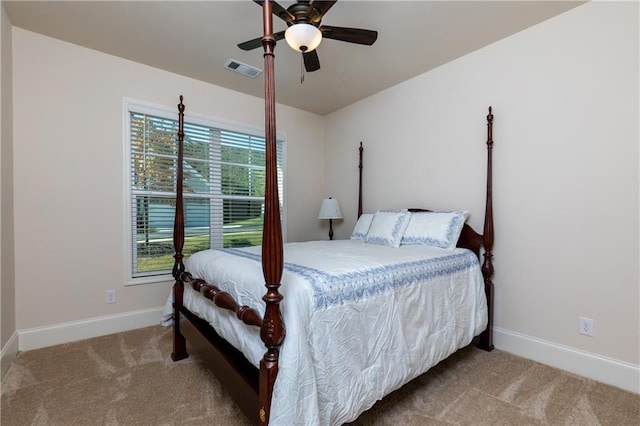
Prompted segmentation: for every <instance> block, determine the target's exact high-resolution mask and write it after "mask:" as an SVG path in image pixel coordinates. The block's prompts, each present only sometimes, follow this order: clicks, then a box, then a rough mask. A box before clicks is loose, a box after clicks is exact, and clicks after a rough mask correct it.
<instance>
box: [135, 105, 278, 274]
mask: <svg viewBox="0 0 640 426" xmlns="http://www.w3.org/2000/svg"><path fill="white" fill-rule="evenodd" d="M128 119H129V129H130V134H129V146H130V162H129V170H130V182H131V187H130V194H131V197H130V206H131V210H130V218H131V240H130V244H131V246H130V247H131V279H133V281H135V279H136V278H140V277H150V276H156V275H166V274H168V273H170V271H171V269H172V267H173V263H174V259H173V254H174V248H173V241H172V235H173V221H174V215H175V197H176V194H175V185H176V162H177V136H176V135H177V131H178V123H177V120H176V119H169V118H166V117H161V116H159V115H153V114H149V113H147V112H145V111H144V110H142V109H141V110H134V109H133V108H131V107H130V108H129V118H128ZM184 132H185V136H184V182H183V185H184V186H183V190H184V204H185V208H184V212H185V245H184V250H183V253H184V255H185V257H186V256H189V255H190V254H192V253H194V252H196V251H199V250H203V249H207V248H220V247H245V246H252V245H259V244H261V243H262V222H263V213H264V183H265V139H264V137H263V136H259V135H255V134H251V133H247V132H246V131H245V132H243V131H237V130H235V129H233V128H221V127H220V126H212V125H203V124H201V123H197V124H196V123H191V122H188V121H187V120H185V125H184ZM283 146H284V142H283V140H280V139H279V140H278V141H277V159H278V190H279V194H280V204H281V211H282V207H283V203H282V200H283V191H284V188H283V180H284V179H283V158H284V153H283Z"/></svg>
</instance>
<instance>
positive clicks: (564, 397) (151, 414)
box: [0, 326, 640, 426]
mask: <svg viewBox="0 0 640 426" xmlns="http://www.w3.org/2000/svg"><path fill="white" fill-rule="evenodd" d="M170 353H171V329H165V328H163V327H161V326H157V327H148V328H143V329H139V330H134V331H129V332H125V333H118V334H113V335H110V336H104V337H98V338H94V339H88V340H84V341H80V342H74V343H69V344H64V345H58V346H54V347H50V348H44V349H39V350H34V351H28V352H22V353H20V354H19V355H18V357H17V359H16V361H15V362H14V363H13V365H12V366H11V367H10V368H9V371H8V372H7V374H6V375H5V377H4V380H3V383H2V407H1V409H2V412H1V418H0V420H1V424H2V425H3V426H10V425H65V426H67V425H83V426H85V425H87V426H89V425H113V426H115V425H131V426H134V425H135V426H139V425H205V424H207V425H246V424H248V421H247V420H246V418H245V417H244V416H243V415H242V413H241V412H240V411H239V410H238V409H237V408H236V406H235V405H234V403H233V402H232V401H231V400H230V398H229V396H228V395H227V394H226V392H225V391H224V390H223V389H222V388H221V387H220V385H219V384H218V382H217V381H216V380H215V378H214V377H213V376H212V375H211V373H209V371H208V370H206V368H205V367H204V366H203V365H202V364H201V363H200V361H199V360H198V357H197V356H191V357H190V358H188V359H186V360H183V361H180V362H176V363H174V362H172V361H171V358H170ZM352 425H354V426H355V425H358V426H359V425H390V426H391V425H393V426H398V425H518V426H519V425H581V426H582V425H612V426H614V425H615V426H618V425H640V396H638V395H635V394H632V393H629V392H625V391H623V390H620V389H617V388H614V387H611V386H607V385H604V384H601V383H597V382H595V381H593V380H589V379H585V378H582V377H578V376H575V375H572V374H569V373H565V372H562V371H560V370H556V369H553V368H550V367H547V366H544V365H541V364H538V363H535V362H532V361H528V360H525V359H523V358H519V357H516V356H513V355H510V354H507V353H505V352H502V351H499V350H495V351H493V352H490V353H487V352H483V351H480V350H478V349H475V348H472V347H468V348H465V349H462V350H461V351H459V352H457V353H456V354H454V355H452V356H451V357H450V358H449V359H447V360H445V361H443V362H442V363H440V364H439V365H437V366H436V367H434V368H433V369H431V370H430V371H429V372H427V373H426V374H424V375H422V376H421V377H419V378H417V379H416V380H414V381H412V382H411V383H409V384H407V385H405V386H404V387H402V388H401V389H400V390H398V391H396V392H394V393H392V394H391V395H389V396H387V397H386V398H384V399H383V400H382V401H380V402H378V403H377V404H376V405H375V406H374V407H373V408H372V409H371V410H369V411H367V412H365V413H363V414H362V415H361V416H360V418H358V419H357V420H356V421H355V422H354V423H352Z"/></svg>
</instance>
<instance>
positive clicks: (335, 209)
mask: <svg viewBox="0 0 640 426" xmlns="http://www.w3.org/2000/svg"><path fill="white" fill-rule="evenodd" d="M318 219H342V212H341V211H340V205H339V204H338V200H336V199H335V198H327V199H325V200H323V201H322V205H321V206H320V213H319V214H318Z"/></svg>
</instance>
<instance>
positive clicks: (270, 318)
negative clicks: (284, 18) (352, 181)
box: [258, 0, 285, 424]
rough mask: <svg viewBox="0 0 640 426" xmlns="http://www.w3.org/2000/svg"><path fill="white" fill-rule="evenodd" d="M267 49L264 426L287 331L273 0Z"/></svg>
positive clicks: (266, 22) (266, 18) (266, 19)
mask: <svg viewBox="0 0 640 426" xmlns="http://www.w3.org/2000/svg"><path fill="white" fill-rule="evenodd" d="M262 9H263V13H262V18H263V19H262V20H263V29H264V32H263V37H262V46H263V48H264V87H265V98H264V105H265V132H266V136H265V140H266V181H265V211H264V223H263V231H262V272H263V274H264V279H265V286H266V288H267V292H266V294H265V295H264V296H263V297H262V299H263V300H264V301H265V303H266V307H265V313H264V318H263V321H262V327H260V338H261V339H262V341H263V342H264V344H265V346H266V348H267V351H266V353H265V354H264V357H263V358H262V360H261V361H260V384H259V395H258V405H259V407H258V410H259V411H258V419H259V421H260V424H268V423H269V415H270V412H271V395H272V393H273V386H274V384H275V381H276V377H277V375H278V357H279V353H280V345H281V344H282V341H283V340H284V336H285V329H284V322H283V320H282V315H281V313H280V301H281V300H282V295H281V294H280V293H279V291H278V289H279V288H280V279H281V278H282V269H283V248H282V228H281V224H280V199H279V197H278V168H277V152H276V110H275V108H276V105H275V71H274V54H273V50H274V48H275V46H276V40H275V38H274V36H273V14H272V4H271V0H265V2H264V4H263V8H262Z"/></svg>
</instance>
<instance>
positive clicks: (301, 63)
mask: <svg viewBox="0 0 640 426" xmlns="http://www.w3.org/2000/svg"><path fill="white" fill-rule="evenodd" d="M303 55H304V53H302V54H300V84H302V83H304V56H303Z"/></svg>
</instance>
